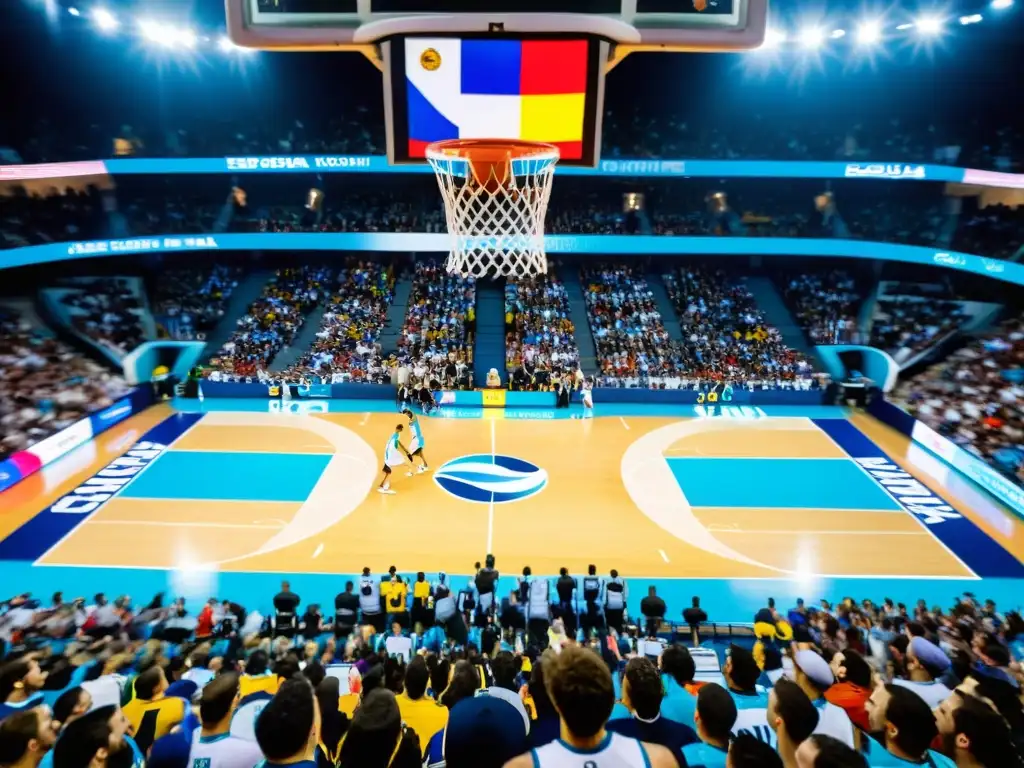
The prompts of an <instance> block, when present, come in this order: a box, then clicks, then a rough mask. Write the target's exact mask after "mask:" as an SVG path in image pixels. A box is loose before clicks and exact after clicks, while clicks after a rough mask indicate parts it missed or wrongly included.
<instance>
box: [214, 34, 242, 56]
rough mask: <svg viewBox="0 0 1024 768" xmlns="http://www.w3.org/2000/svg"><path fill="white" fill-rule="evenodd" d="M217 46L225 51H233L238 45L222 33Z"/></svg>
mask: <svg viewBox="0 0 1024 768" xmlns="http://www.w3.org/2000/svg"><path fill="white" fill-rule="evenodd" d="M217 47H218V48H220V49H221V50H222V51H224V53H231V51H233V50H235V48H236V47H237V46H236V45H235V44H234V43H233V42H232V41H231V38H230V37H228V36H227V35H221V36H220V39H219V40H218V41H217Z"/></svg>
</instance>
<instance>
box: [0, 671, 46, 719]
mask: <svg viewBox="0 0 1024 768" xmlns="http://www.w3.org/2000/svg"><path fill="white" fill-rule="evenodd" d="M46 676H47V673H46V672H44V671H43V670H42V669H40V667H39V662H38V661H36V659H35V657H34V656H23V657H21V658H20V659H16V660H15V661H9V662H7V663H6V664H4V665H3V666H0V721H2V720H3V719H4V718H6V717H8V716H9V715H13V714H14V713H16V712H21V711H23V710H28V709H32V708H33V707H38V706H39V705H40V704H42V703H43V695H42V694H41V693H40V692H39V691H40V689H42V687H43V685H44V684H45V683H46Z"/></svg>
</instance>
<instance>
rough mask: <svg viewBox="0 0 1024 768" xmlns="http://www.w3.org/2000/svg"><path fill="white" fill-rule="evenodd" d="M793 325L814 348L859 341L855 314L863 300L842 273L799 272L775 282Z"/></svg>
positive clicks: (854, 285)
mask: <svg viewBox="0 0 1024 768" xmlns="http://www.w3.org/2000/svg"><path fill="white" fill-rule="evenodd" d="M779 284H780V286H781V287H782V289H783V291H784V292H785V297H786V301H787V302H789V304H790V306H791V307H792V308H793V311H794V313H795V315H796V319H797V321H798V322H799V323H800V326H801V327H802V328H803V329H804V332H805V333H806V334H807V338H808V339H810V340H811V341H812V342H813V343H815V344H848V343H851V342H852V343H856V342H858V341H859V333H858V331H857V311H858V309H859V308H860V304H861V301H862V299H863V293H862V291H861V290H859V289H858V286H857V281H856V279H854V278H853V277H852V276H851V275H850V274H849V273H847V272H846V271H845V270H842V269H831V270H827V271H820V272H801V273H800V274H796V275H791V276H787V277H784V278H783V279H781V280H780V281H779Z"/></svg>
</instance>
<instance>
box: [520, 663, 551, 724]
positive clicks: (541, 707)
mask: <svg viewBox="0 0 1024 768" xmlns="http://www.w3.org/2000/svg"><path fill="white" fill-rule="evenodd" d="M545 668H546V661H545V659H537V660H536V661H534V662H533V670H532V671H531V672H530V682H529V683H528V685H527V687H528V688H529V689H530V698H531V699H533V709H534V714H535V715H536V716H537V719H538V720H540V719H541V718H546V717H558V710H556V709H555V705H554V704H553V703H552V702H551V697H550V696H548V687H547V685H545V682H544V674H545V673H544V670H545Z"/></svg>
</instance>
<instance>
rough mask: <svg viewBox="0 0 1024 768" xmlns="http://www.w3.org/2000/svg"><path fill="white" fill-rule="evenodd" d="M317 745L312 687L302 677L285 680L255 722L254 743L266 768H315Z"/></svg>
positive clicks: (316, 710) (317, 720)
mask: <svg viewBox="0 0 1024 768" xmlns="http://www.w3.org/2000/svg"><path fill="white" fill-rule="evenodd" d="M319 741H320V705H319V703H318V702H317V699H316V696H314V695H313V686H311V685H310V684H309V681H308V680H306V678H304V677H301V676H296V677H292V678H289V679H288V680H285V681H284V682H282V683H281V686H280V688H278V690H277V693H275V694H274V698H272V699H271V700H270V701H269V702H268V703H267V705H266V707H264V708H263V711H262V712H261V713H260V716H259V717H258V718H256V742H257V743H258V744H259V745H260V750H261V751H262V752H263V756H264V757H265V758H266V759H267V761H266V765H267V768H271V767H272V766H277V765H292V766H294V768H314V766H315V765H316V763H315V762H314V755H315V752H316V746H317V744H318V743H319Z"/></svg>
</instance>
